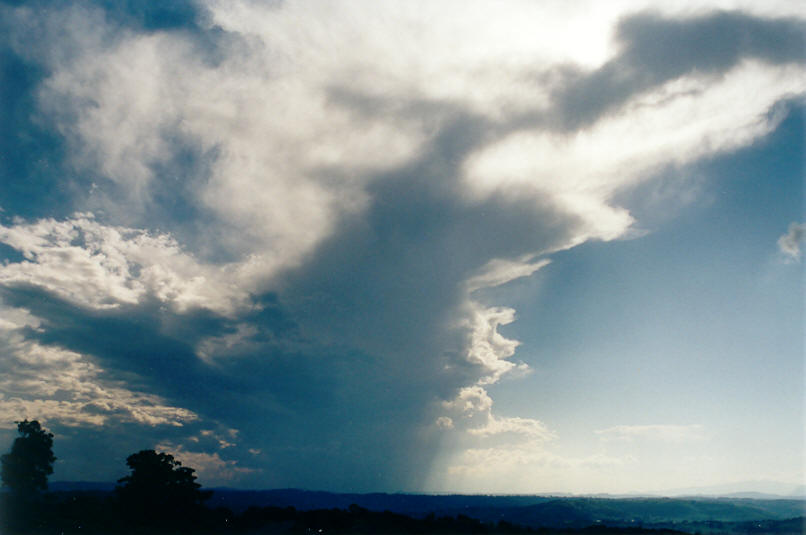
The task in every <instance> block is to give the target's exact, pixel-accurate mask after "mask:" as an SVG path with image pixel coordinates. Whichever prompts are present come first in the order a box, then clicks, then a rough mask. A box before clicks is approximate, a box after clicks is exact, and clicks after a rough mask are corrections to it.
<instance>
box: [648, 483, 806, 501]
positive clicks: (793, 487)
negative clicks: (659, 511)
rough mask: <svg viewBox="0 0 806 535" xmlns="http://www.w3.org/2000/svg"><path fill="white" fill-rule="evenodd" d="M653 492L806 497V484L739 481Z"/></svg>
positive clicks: (727, 495)
mask: <svg viewBox="0 0 806 535" xmlns="http://www.w3.org/2000/svg"><path fill="white" fill-rule="evenodd" d="M653 494H655V495H664V496H715V497H725V498H758V499H780V498H806V485H797V484H793V483H782V482H780V481H739V482H736V483H726V484H722V485H709V486H702V487H688V488H678V489H671V490H668V491H665V492H658V493H653Z"/></svg>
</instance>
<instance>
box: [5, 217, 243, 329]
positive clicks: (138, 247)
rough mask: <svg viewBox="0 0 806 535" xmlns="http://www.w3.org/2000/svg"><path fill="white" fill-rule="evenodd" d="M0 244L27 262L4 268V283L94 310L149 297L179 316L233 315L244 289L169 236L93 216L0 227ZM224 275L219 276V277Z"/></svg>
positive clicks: (8, 265) (19, 222)
mask: <svg viewBox="0 0 806 535" xmlns="http://www.w3.org/2000/svg"><path fill="white" fill-rule="evenodd" d="M0 242H2V243H5V244H6V245H8V246H10V247H12V248H14V249H16V250H17V251H19V252H20V253H21V254H22V256H23V257H24V260H23V261H21V262H13V263H6V264H5V265H3V266H0V283H2V284H3V285H6V286H15V285H26V284H32V285H35V286H37V287H41V288H43V289H46V290H47V291H49V292H53V293H54V294H56V295H59V296H60V297H63V298H65V299H68V300H70V301H72V302H75V303H76V304H79V305H83V306H89V307H92V308H108V307H119V306H121V305H126V304H128V305H131V304H137V303H139V302H140V301H142V300H144V299H145V298H146V297H147V296H152V297H155V298H157V299H159V300H160V301H163V302H166V303H169V304H170V305H172V306H173V307H174V308H176V309H177V310H178V311H185V310H187V309H188V308H193V307H203V308H208V309H211V310H214V311H220V312H223V313H226V312H230V311H232V310H233V308H234V307H235V306H237V303H238V301H239V300H241V301H242V300H243V298H244V297H243V292H242V290H239V289H238V288H236V286H235V285H234V284H228V283H227V282H226V279H227V278H228V277H229V276H237V275H236V274H232V275H230V274H229V273H226V272H227V271H230V272H231V271H232V270H231V269H227V267H223V268H216V267H214V266H204V265H201V264H199V263H198V262H197V261H196V260H195V259H194V258H193V257H192V256H191V255H188V254H186V253H185V252H184V251H182V249H181V247H180V246H179V244H178V243H177V242H176V240H174V239H173V238H171V237H170V236H168V235H165V234H161V235H151V234H149V233H148V232H146V231H144V230H140V229H132V228H125V227H114V226H108V225H103V224H101V223H100V222H98V221H96V220H95V218H94V216H93V215H92V214H81V213H79V214H75V215H74V216H73V217H72V218H70V219H67V220H63V221H56V220H54V219H42V220H39V221H36V222H33V223H26V222H24V221H21V220H17V221H15V224H13V225H12V226H2V225H0ZM216 271H221V273H216Z"/></svg>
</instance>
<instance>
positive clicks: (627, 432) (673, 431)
mask: <svg viewBox="0 0 806 535" xmlns="http://www.w3.org/2000/svg"><path fill="white" fill-rule="evenodd" d="M703 432H704V429H703V426H702V425H699V424H691V425H672V424H654V425H617V426H614V427H608V428H607V429H599V430H597V431H595V433H596V434H597V435H599V436H600V437H602V439H603V440H626V441H632V440H637V439H649V440H659V441H663V442H688V441H691V440H700V439H702V438H703V437H704V435H703Z"/></svg>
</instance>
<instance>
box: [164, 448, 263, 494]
mask: <svg viewBox="0 0 806 535" xmlns="http://www.w3.org/2000/svg"><path fill="white" fill-rule="evenodd" d="M154 449H155V450H156V451H160V452H165V453H169V454H170V455H173V456H174V458H175V459H176V460H177V461H179V462H180V463H182V465H184V466H186V467H189V468H193V469H194V470H195V471H196V476H197V478H198V482H199V483H200V484H201V485H203V486H205V487H215V486H220V485H226V484H227V483H230V482H232V481H233V480H234V479H236V478H237V477H239V476H243V475H244V474H253V473H255V471H256V470H255V469H253V468H246V467H242V466H238V461H236V460H232V459H229V460H225V459H222V458H221V455H220V454H219V453H218V452H214V453H207V452H199V451H189V450H187V449H185V447H184V446H182V445H177V444H172V443H160V444H157V445H156V446H155V447H154Z"/></svg>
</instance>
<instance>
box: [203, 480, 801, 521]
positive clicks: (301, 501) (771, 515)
mask: <svg viewBox="0 0 806 535" xmlns="http://www.w3.org/2000/svg"><path fill="white" fill-rule="evenodd" d="M352 504H356V505H358V506H360V507H363V508H366V509H368V510H371V511H391V512H394V513H401V514H405V515H410V516H414V517H423V516H425V515H427V514H429V513H434V514H436V515H437V516H440V515H444V516H456V515H465V516H468V517H471V518H475V519H479V520H482V521H485V522H498V521H500V520H505V521H507V522H512V523H515V524H520V525H524V526H532V527H554V528H572V529H579V528H583V527H587V526H591V525H597V524H601V525H610V526H647V527H651V526H657V527H673V526H674V525H676V524H680V523H685V522H688V523H702V522H734V523H736V522H749V521H765V520H769V521H780V520H786V519H791V518H795V517H801V516H804V514H805V512H806V511H805V510H806V501H804V500H797V499H774V500H765V499H750V498H703V497H699V498H601V497H597V498H585V497H556V496H555V497H552V496H529V495H516V496H489V495H487V496H485V495H426V494H383V493H374V494H338V493H330V492H314V491H304V490H296V489H284V490H269V491H238V490H231V489H214V492H213V497H212V498H211V500H210V501H209V502H208V506H211V507H219V506H223V507H227V508H229V509H231V510H233V511H236V512H237V511H243V510H245V509H247V508H248V507H250V506H268V505H271V506H275V507H295V508H297V509H299V510H313V509H333V508H338V509H347V508H348V507H349V506H350V505H352Z"/></svg>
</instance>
